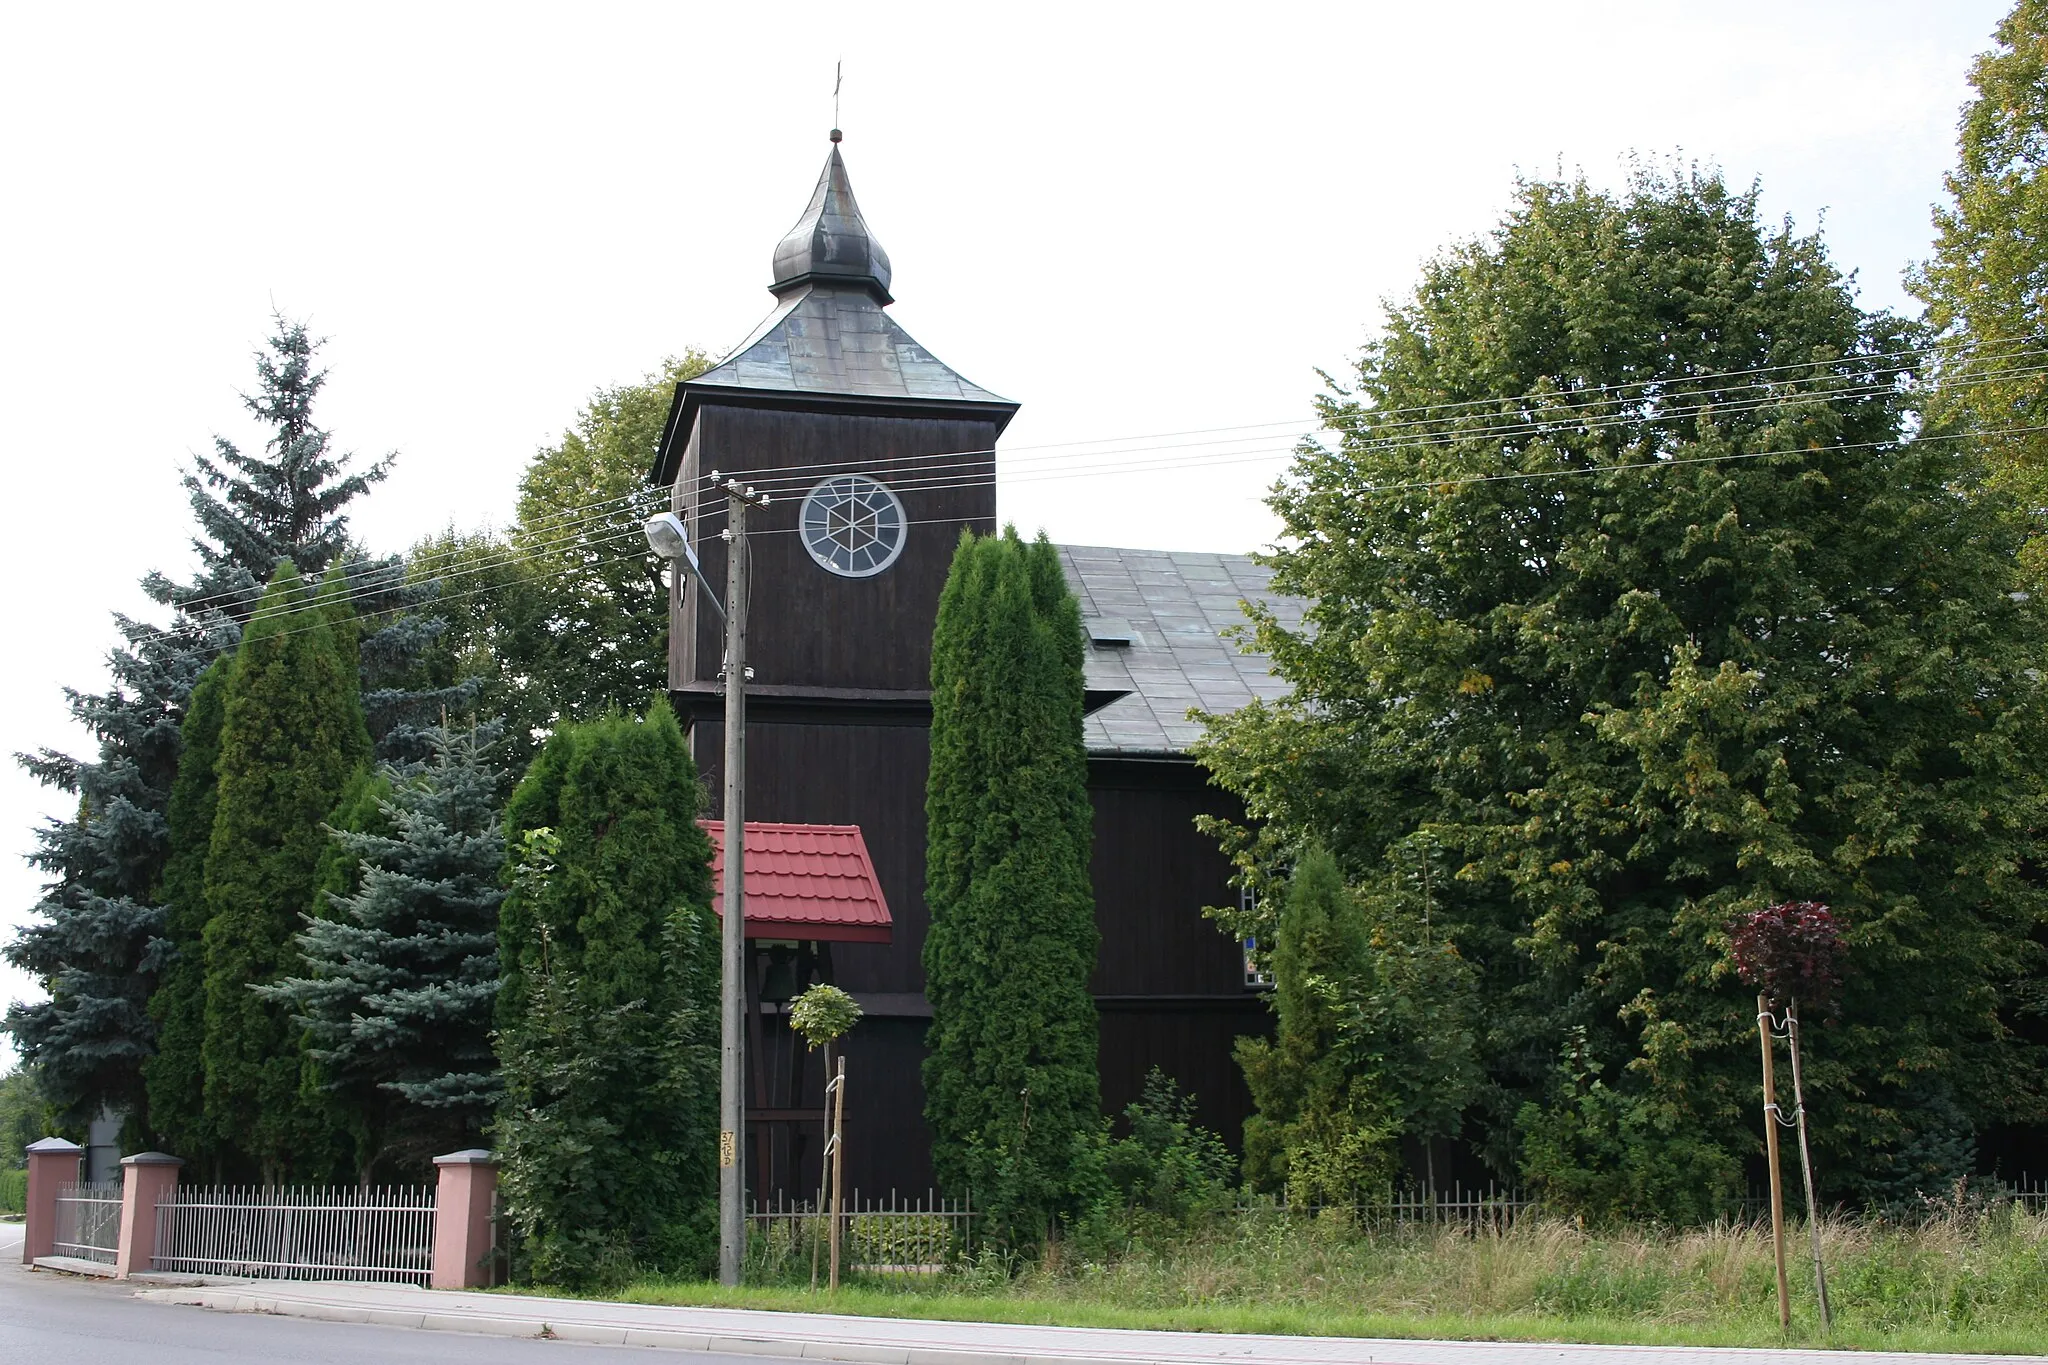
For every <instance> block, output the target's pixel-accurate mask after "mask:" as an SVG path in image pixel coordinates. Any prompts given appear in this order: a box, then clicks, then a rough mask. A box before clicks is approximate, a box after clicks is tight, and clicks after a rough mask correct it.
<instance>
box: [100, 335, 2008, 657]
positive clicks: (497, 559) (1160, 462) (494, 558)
mask: <svg viewBox="0 0 2048 1365" xmlns="http://www.w3.org/2000/svg"><path fill="white" fill-rule="evenodd" d="M2033 353H2040V354H2048V347H2034V348H2023V349H2022V350H2019V351H2015V352H2014V353H2013V355H2018V354H2033ZM2007 358H2008V359H2010V358H2012V357H2011V356H2008V357H2007ZM1812 363H1815V364H1817V363H1821V362H1812ZM1830 363H1832V362H1830ZM1769 368H1772V369H1784V368H1788V367H1783V366H1780V367H1769ZM2043 371H2048V366H2033V367H2024V368H2016V369H2010V370H2003V371H1996V370H1995V371H1990V372H1988V373H1981V374H1979V375H1978V376H1976V377H1974V378H1972V379H1969V380H1967V381H1965V382H1966V383H1967V384H1970V385H1975V384H1985V383H1991V382H1996V381H1999V380H2004V379H2009V378H2011V377H2013V376H2014V375H2030V374H2035V373H2040V372H2043ZM1755 372H1758V371H1746V372H1744V371H1730V372H1725V373H1728V374H1739V373H1755ZM1646 382H1647V381H1646ZM1687 382H1692V381H1691V380H1690V379H1689V380H1688V381H1687ZM1891 391H1893V390H1892V386H1891V385H1890V384H1885V383H1877V384H1873V383H1869V382H1861V383H1858V384H1854V385H1848V386H1844V387H1842V388H1839V389H1837V390H1834V391H1828V390H1805V391H1800V392H1797V393H1793V394H1788V395H1772V396H1767V397H1763V398H1758V399H1751V400H1747V401H1745V402H1741V403H1724V404H1718V405H1716V404H1712V403H1702V404H1697V405H1694V406H1692V407H1679V408H1672V409H1667V410H1665V411H1663V412H1659V413H1656V414H1652V415H1648V416H1644V415H1637V414H1614V415H1610V416H1607V417H1602V418H1597V419H1593V420H1588V421H1581V422H1578V423H1575V424H1573V425H1571V427H1570V428H1569V434H1574V435H1582V434H1585V433H1586V432H1589V431H1598V430H1604V429H1608V428H1611V427H1615V426H1635V425H1640V424H1642V423H1644V422H1645V421H1650V422H1660V421H1677V420H1681V419H1682V418H1684V417H1686V416H1688V415H1697V414H1699V413H1703V412H1715V413H1726V414H1738V413H1742V412H1748V411H1755V410H1759V409H1762V408H1766V407H1774V406H1797V405H1802V404H1808V403H1823V402H1828V401H1840V400H1842V399H1843V398H1846V397H1856V396H1874V395H1876V394H1880V393H1886V392H1891ZM1388 411H1398V410H1388ZM1556 425H1557V424H1556V423H1554V422H1544V421H1540V420H1538V421H1526V420H1519V419H1517V420H1511V421H1507V422H1497V423H1491V424H1488V425H1486V426H1480V427H1474V428H1466V429H1463V430H1459V431H1454V432H1437V433H1432V434H1430V435H1428V436H1424V437H1418V438H1411V439H1408V440H1405V441H1401V440H1391V439H1389V438H1384V437H1379V436H1378V433H1377V431H1375V432H1374V433H1372V434H1371V435H1370V436H1369V437H1368V439H1381V440H1387V441H1388V443H1389V444H1392V445H1393V446H1395V447H1396V448H1403V449H1405V448H1424V447H1428V446H1432V445H1444V444H1454V443H1460V442H1477V441H1486V440H1494V439H1505V438H1507V437H1509V436H1513V435H1530V434H1539V433H1541V432H1542V431H1544V430H1549V429H1554V428H1555V427H1556ZM1242 429H1244V428H1216V429H1215V430H1242ZM2031 430H2034V428H2013V429H2008V430H2007V431H2006V432H2005V433H2003V434H2018V433H2020V432H2023V431H2031ZM1189 434H1193V433H1189ZM1351 434H1356V433H1351ZM1985 434H2001V433H1996V432H1987V433H1985ZM1257 439H1259V438H1253V437H1241V438H1237V439H1236V440H1234V441H1227V442H1196V443H1189V444H1192V445H1193V446H1195V447H1196V448H1201V447H1203V446H1222V447H1224V448H1223V449H1218V450H1212V451H1211V452H1210V453H1208V454H1201V455H1193V456H1185V455H1183V456H1172V457H1168V458H1165V459H1143V458H1129V457H1141V456H1143V455H1144V454H1146V453H1147V452H1146V449H1145V448H1138V449H1134V450H1126V451H1076V452H1075V453H1074V454H1070V455H1067V456H1060V457H1050V458H1046V459H1042V460H1041V461H1040V463H1041V464H1043V465H1047V466H1050V465H1052V464H1054V463H1055V461H1072V460H1077V459H1087V458H1091V457H1103V456H1106V457H1109V458H1108V462H1106V463H1096V464H1092V465H1089V464H1082V465H1070V466H1068V467H1060V468H1052V467H1046V468H1032V467H1026V468H1024V469H1022V470H1014V469H1013V470H1011V471H1010V472H1008V473H1006V474H1005V476H1004V481H1005V482H1009V483H1033V482H1040V481H1043V480H1046V479H1059V478H1078V477H1102V476H1114V475H1125V474H1142V473H1150V472H1163V471H1170V470H1176V469H1192V468H1209V467H1214V466H1220V465H1226V464H1237V463H1248V462H1258V461H1264V460H1269V459H1275V458H1284V457H1285V456H1286V455H1288V454H1291V453H1294V452H1295V451H1297V450H1298V449H1299V444H1298V443H1289V444H1287V445H1284V446H1267V447H1265V448H1263V449H1253V450H1249V451H1247V450H1242V449H1230V448H1229V447H1231V446H1241V445H1243V444H1246V443H1248V442H1251V441H1254V440H1257ZM1074 444H1075V445H1080V444H1083V443H1074ZM1879 444H1888V443H1879ZM1041 448H1045V447H1041ZM1180 448H1185V447H1176V446H1158V447H1153V449H1157V450H1173V449H1180ZM1841 448H1850V447H1828V446H1823V447H1811V448H1810V449H1818V450H1827V449H1841ZM995 453H996V452H994V451H993V450H988V451H966V452H950V453H947V454H943V455H925V456H905V457H897V458H898V460H899V461H904V462H908V464H907V467H908V468H910V469H926V468H929V469H930V470H931V472H929V473H922V474H913V475H912V477H909V478H899V479H897V480H896V482H895V484H894V486H896V487H899V488H901V489H902V490H904V491H918V492H940V491H946V490H949V489H960V488H971V487H981V486H986V485H988V484H991V483H994V482H995V481H996V480H995V473H994V470H993V468H990V469H988V470H986V471H983V472H978V473H974V474H968V475H965V476H963V471H962V469H961V468H960V466H961V463H962V461H963V460H964V461H965V462H966V463H968V464H970V465H974V464H985V465H990V466H992V465H993V463H994V456H995ZM1755 453H1756V454H1758V455H1762V454H1785V453H1797V452H1785V451H1763V452H1755ZM1718 458H1726V457H1718ZM1739 458H1748V456H1742V457H1739ZM1682 462H1684V463H1696V462H1697V461H1696V460H1689V461H1682ZM941 463H943V464H944V465H945V466H946V467H944V468H938V467H937V466H939V465H940V464H941ZM1669 463H1672V462H1671V461H1668V460H1665V461H1651V462H1646V465H1644V466H1619V465H1604V466H1596V467H1595V468H1601V469H1618V468H1624V467H1647V466H1648V465H1663V464H1669ZM880 464H881V462H879V461H872V460H870V461H832V462H821V463H819V464H815V465H811V466H807V467H805V466H790V467H785V468H784V469H780V470H770V471H761V473H760V475H759V476H758V477H757V478H756V480H755V481H754V482H753V483H752V484H751V485H750V486H752V487H754V488H755V489H757V490H763V491H771V492H772V491H773V490H774V489H775V488H776V487H779V486H787V485H793V484H799V483H804V482H809V481H810V480H809V479H808V478H803V477H799V476H797V475H795V474H792V473H791V472H790V471H791V470H793V469H799V468H811V469H820V468H837V469H840V470H843V471H851V470H854V469H861V468H865V469H878V468H879V467H880ZM1522 477H1547V476H1537V475H1497V476H1484V478H1482V479H1480V480H1478V481H1490V480H1493V479H1498V478H1522ZM1444 482H1445V481H1442V480H1434V481H1428V482H1426V483H1425V484H1423V485H1420V486H1439V485H1441V484H1443V483H1444ZM1450 482H1452V483H1455V482H1459V481H1457V480H1453V481H1450ZM668 494H669V490H667V489H663V488H646V489H640V490H635V491H634V492H631V493H627V494H621V495H618V496H617V497H613V498H608V499H602V500H599V501H597V502H594V503H590V504H584V505H582V506H580V507H571V508H563V509H558V510H557V511H556V512H554V513H551V514H549V516H548V517H545V518H543V519H542V520H541V522H540V523H539V524H541V525H546V526H549V529H550V530H551V532H553V533H554V534H553V535H552V538H550V539H543V540H540V541H537V542H533V541H529V542H528V543H526V544H525V545H521V546H508V547H506V548H504V549H503V550H499V549H496V548H495V547H493V548H490V549H487V550H486V551H485V552H484V553H485V554H486V555H487V556H489V557H488V558H486V559H484V560H483V562H481V563H478V564H474V565H470V566H468V567H465V568H460V569H455V570H452V571H448V572H440V573H435V574H434V576H433V580H430V581H446V580H452V579H458V578H463V577H469V576H472V575H474V574H477V573H483V572H488V571H489V570H491V569H494V568H499V567H505V566H509V565H510V564H512V563H516V562H519V561H521V560H526V559H532V558H537V557H539V556H540V555H543V554H547V553H550V552H553V551H557V550H560V549H562V548H564V547H574V546H577V545H579V544H581V545H584V546H586V547H590V546H592V545H593V542H591V541H590V540H589V537H588V534H587V532H588V530H589V528H592V527H600V526H602V525H603V524H605V523H609V522H612V521H613V519H614V518H615V517H618V516H622V515H625V514H626V513H627V511H628V510H629V508H628V505H629V504H631V503H633V502H635V501H640V500H642V499H645V500H646V502H647V504H649V505H655V504H658V502H659V501H661V500H663V499H666V498H667V497H668ZM712 501H715V499H706V500H700V501H698V502H696V503H688V504H685V505H684V506H683V507H682V508H680V509H678V510H680V511H682V512H684V513H686V514H688V513H693V512H701V511H703V510H704V509H705V508H706V507H707V506H709V505H710V503H711V502H712ZM579 513H580V514H582V515H580V516H579V515H577V514H579ZM635 529H637V528H635ZM631 536H632V531H628V530H622V531H621V532H620V533H618V535H616V536H614V537H611V538H608V539H606V540H604V541H603V542H602V543H603V544H612V543H616V541H617V540H619V539H630V538H631ZM463 553H464V547H462V546H454V547H450V548H449V549H448V550H446V551H439V552H433V553H429V554H427V555H424V556H420V557H416V558H415V559H414V560H412V561H410V562H406V563H404V564H403V569H402V571H403V573H404V575H405V578H406V579H408V580H411V581H415V582H417V581H419V579H420V578H421V576H422V571H423V570H428V569H432V568H433V566H436V565H439V564H445V563H447V562H449V561H450V560H452V559H455V558H457V557H459V556H460V555H462V554H463ZM399 567H400V566H399V565H393V566H392V568H393V569H398V568H399ZM392 586H394V585H392V584H389V583H386V584H374V583H373V584H369V585H366V586H364V587H361V588H358V589H353V590H351V591H349V592H347V593H345V594H342V595H341V596H340V597H339V598H338V599H335V598H330V599H328V600H329V601H330V602H331V601H336V600H339V601H342V602H348V603H351V604H353V603H357V602H361V601H366V600H369V599H371V598H374V597H377V596H380V595H382V594H384V593H386V592H388V591H390V590H391V589H392ZM462 595H466V594H462ZM216 600H227V601H240V600H243V596H242V594H239V593H237V594H233V595H228V594H221V595H217V596H216V597H215V598H211V599H206V598H202V599H194V600H192V601H191V602H189V603H185V604H180V610H181V611H183V612H185V613H186V614H187V616H188V617H190V616H193V615H196V611H195V609H199V608H202V607H203V606H204V605H205V604H206V603H207V602H209V601H216ZM300 609H302V608H289V609H287V610H300ZM261 617H262V613H261V612H260V611H259V612H258V613H257V617H255V618H252V621H253V620H254V619H260V618H261ZM180 633H182V628H181V627H171V628H167V629H163V630H159V631H157V632H155V633H154V634H153V635H147V636H143V637H140V638H138V640H137V641H136V643H137V644H143V643H150V642H153V641H155V640H159V639H163V638H167V637H169V636H172V635H176V634H180Z"/></svg>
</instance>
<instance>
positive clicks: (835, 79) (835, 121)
mask: <svg viewBox="0 0 2048 1365" xmlns="http://www.w3.org/2000/svg"><path fill="white" fill-rule="evenodd" d="M845 66H846V61H845V59H844V58H841V59H840V60H838V61H835V62H833V63H832V140H833V141H834V142H837V141H839V81H840V79H841V77H842V76H843V75H844V74H845Z"/></svg>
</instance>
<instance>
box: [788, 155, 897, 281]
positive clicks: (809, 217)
mask: <svg viewBox="0 0 2048 1365" xmlns="http://www.w3.org/2000/svg"><path fill="white" fill-rule="evenodd" d="M812 283H816V284H849V285H857V286H860V287H862V288H865V289H866V290H867V291H868V292H869V293H870V294H872V295H874V298H875V301H876V302H877V303H883V304H887V303H893V302H895V300H893V299H892V298H890V297H889V253H888V252H886V251H884V250H882V244H881V243H880V242H878V241H876V240H875V235H874V233H872V232H870V231H868V225H867V223H866V222H865V221H864V220H863V219H862V218H861V216H860V205H859V204H857V203H855V202H854V198H853V183H852V182H851V181H850V180H848V179H847V176H846V162H845V161H844V160H843V159H842V158H841V157H840V155H839V135H838V133H837V131H836V130H835V131H834V133H833V137H832V155H831V156H829V157H827V158H826V159H825V169H824V170H823V171H822V172H820V173H819V176H818V186H817V188H816V189H814V190H812V191H811V202H810V203H809V204H808V205H807V206H806V207H805V208H804V212H803V217H801V218H799V219H797V224H796V226H795V227H793V228H791V229H790V230H789V233H788V235H786V236H785V237H783V239H782V241H781V242H780V243H778V244H777V245H776V248H775V283H774V284H772V285H770V286H768V287H769V288H770V289H771V290H773V291H774V292H775V293H776V295H777V296H780V295H782V294H784V293H785V292H787V291H789V290H792V289H796V288H798V287H799V286H801V285H805V284H812Z"/></svg>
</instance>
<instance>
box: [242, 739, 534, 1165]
mask: <svg viewBox="0 0 2048 1365" xmlns="http://www.w3.org/2000/svg"><path fill="white" fill-rule="evenodd" d="M503 728H504V727H503V726H502V725H501V724H500V723H498V722H495V721H494V722H491V723H490V724H488V725H481V726H478V727H476V728H475V729H470V730H454V731H451V730H449V729H447V728H445V727H443V726H436V727H434V728H433V729H432V730H430V731H428V732H427V736H426V737H427V739H428V741H429V743H430V744H431V745H432V747H433V751H434V757H433V759H432V760H431V761H430V762H426V763H410V764H403V765H394V764H388V763H387V764H385V765H383V767H382V770H381V778H382V782H381V784H380V785H381V786H382V787H383V789H384V790H385V793H386V794H385V795H384V797H383V799H382V800H381V801H379V802H378V803H377V806H378V810H379V811H380V812H381V817H382V818H381V819H380V820H378V821H377V822H376V823H377V824H378V825H381V826H382V829H381V830H371V831H350V830H344V829H337V830H335V831H334V834H333V838H334V840H335V842H336V844H337V845H338V846H339V849H340V851H341V852H342V853H343V854H344V855H345V857H346V859H347V861H349V862H351V863H353V864H354V865H355V867H356V869H357V874H356V876H355V878H354V881H355V882H356V884H357V888H358V889H357V890H356V891H355V892H354V893H353V894H350V895H335V894H333V893H331V892H329V893H326V896H325V899H326V901H327V904H326V905H323V906H320V907H318V908H317V909H318V917H313V916H309V917H308V922H307V925H306V927H305V929H304V930H303V931H302V932H301V933H300V934H299V935H298V947H299V952H300V954H301V955H302V956H303V957H304V959H305V966H304V970H303V974H300V975H295V976H292V977H290V978H287V979H286V980H284V981H281V982H278V983H277V984H276V985H273V986H268V987H264V988H261V989H260V990H259V991H258V994H259V995H262V996H264V997H266V998H269V999H272V1000H275V1001H277V1002H278V1003H280V1004H281V1005H283V1006H284V1007H286V1008H288V1009H290V1010H291V1011H292V1014H293V1017H294V1019H295V1021H296V1022H298V1023H300V1024H301V1025H303V1026H304V1027H305V1030H306V1045H307V1053H308V1056H309V1057H310V1059H311V1062H312V1066H311V1067H310V1069H309V1072H308V1075H309V1079H310V1080H311V1081H312V1082H313V1084H314V1085H315V1086H317V1087H318V1088H319V1089H320V1090H322V1091H324V1092H326V1093H327V1094H328V1095H329V1096H331V1097H332V1098H333V1100H334V1101H335V1102H336V1107H337V1108H340V1109H342V1110H344V1111H346V1112H347V1113H348V1114H349V1115H350V1117H351V1119H352V1122H353V1125H354V1126H355V1127H356V1129H357V1132H358V1139H359V1146H358V1152H357V1164H358V1166H359V1168H360V1169H361V1171H362V1172H363V1174H364V1175H365V1176H366V1177H367V1176H369V1175H370V1174H371V1173H372V1172H373V1171H374V1170H376V1169H379V1168H384V1169H394V1170H396V1171H398V1172H401V1173H411V1174H416V1173H419V1172H422V1171H424V1170H425V1169H426V1167H427V1164H428V1162H430V1161H431V1159H432V1158H433V1157H434V1156H436V1155H438V1154H440V1153H442V1152H447V1151H451V1150H453V1149H455V1148H458V1147H465V1146H474V1145H475V1144H476V1141H477V1139H478V1138H479V1136H480V1135H481V1133H482V1130H483V1124H484V1122H485V1120H486V1119H487V1118H488V1117H489V1116H490V1112H491V1108H492V1106H493V1105H494V1104H495V1103H496V1100H497V1097H498V1083H497V1074H496V1073H497V1064H496V1060H495V1059H494V1057H493V1056H492V1052H491V1039H490V1030H491V1016H492V1010H493V1007H494V1005H495V1003H496V1000H497V994H498V907H499V905H500V903H501V902H502V901H503V900H504V899H505V893H504V892H503V891H502V890H500V889H499V873H500V872H501V870H502V868H503V866H504V862H505V836H504V831H503V827H502V825H501V824H500V820H499V814H498V801H497V791H498V789H499V786H500V780H501V775H500V773H499V772H498V770H497V768H496V767H495V766H494V765H493V764H492V763H491V762H490V751H491V747H492V744H493V743H494V742H495V741H496V740H497V739H498V737H499V734H500V732H501V731H502V730H503Z"/></svg>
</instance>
